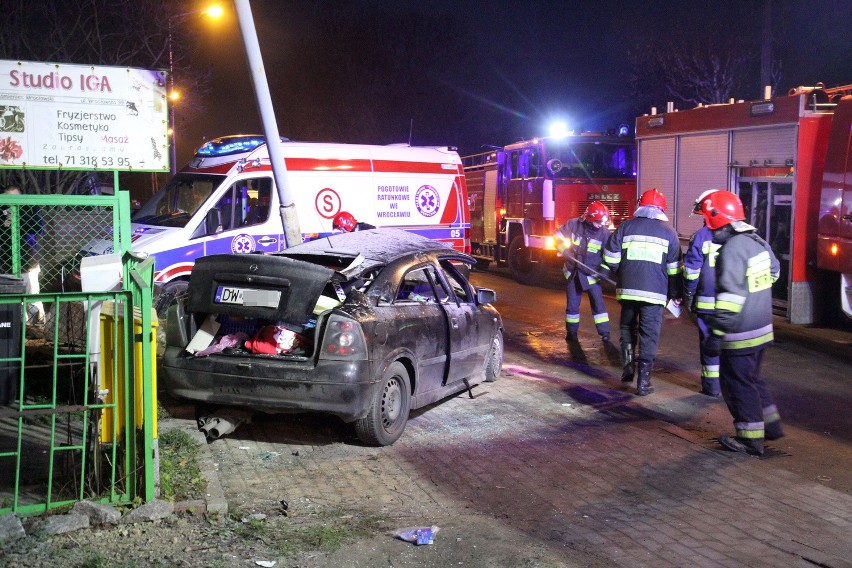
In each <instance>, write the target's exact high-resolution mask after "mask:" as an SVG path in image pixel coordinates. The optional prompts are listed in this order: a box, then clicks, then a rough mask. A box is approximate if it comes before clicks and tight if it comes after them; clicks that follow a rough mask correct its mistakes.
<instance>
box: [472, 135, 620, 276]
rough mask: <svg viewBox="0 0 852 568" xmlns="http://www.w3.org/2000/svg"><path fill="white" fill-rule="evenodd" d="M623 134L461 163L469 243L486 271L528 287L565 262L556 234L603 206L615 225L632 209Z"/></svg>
mask: <svg viewBox="0 0 852 568" xmlns="http://www.w3.org/2000/svg"><path fill="white" fill-rule="evenodd" d="M620 130H621V132H620V133H616V132H612V133H606V134H601V133H591V132H583V133H581V134H576V135H567V136H553V137H548V138H538V139H534V140H530V141H525V142H517V143H515V144H511V145H509V146H505V147H502V148H496V149H493V150H491V151H489V152H485V153H481V154H476V155H473V156H467V157H465V158H462V164H463V165H464V171H465V179H466V181H467V191H468V200H469V203H470V217H471V221H470V242H471V249H472V253H473V255H474V256H476V257H477V258H479V259H480V260H481V261H482V264H483V265H486V266H487V264H488V263H490V262H492V261H493V262H495V263H497V264H500V265H508V267H509V268H510V270H511V272H512V276H513V277H514V278H515V279H516V280H517V281H519V282H521V283H524V284H533V283H535V282H537V281H539V279H540V278H541V277H542V276H543V275H544V274H545V271H546V270H547V269H548V268H551V267H558V266H561V264H562V261H561V259H560V258H559V256H558V253H557V251H556V247H555V246H554V240H553V237H552V235H553V233H554V232H555V231H556V229H558V228H559V226H560V225H562V224H563V223H564V222H565V221H567V220H568V219H571V218H572V217H578V216H580V215H581V214H582V213H583V212H584V211H585V209H586V206H587V205H588V204H589V203H591V202H592V201H595V200H599V201H601V202H603V203H604V204H605V205H606V206H607V208H608V209H609V211H610V214H611V217H612V222H613V224H614V225H618V224H619V223H621V221H623V220H624V219H627V218H629V217H630V215H632V214H633V210H634V209H635V207H636V168H635V158H634V156H635V142H634V140H633V137H632V136H629V135H628V132H627V130H628V129H627V128H626V127H623V128H622V129H620Z"/></svg>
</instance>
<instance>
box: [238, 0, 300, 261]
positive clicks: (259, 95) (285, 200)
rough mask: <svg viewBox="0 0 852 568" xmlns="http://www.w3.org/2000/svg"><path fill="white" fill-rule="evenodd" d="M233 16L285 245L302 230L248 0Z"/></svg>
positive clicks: (297, 239) (240, 0) (295, 239)
mask: <svg viewBox="0 0 852 568" xmlns="http://www.w3.org/2000/svg"><path fill="white" fill-rule="evenodd" d="M234 4H235V5H236V8H237V19H238V20H239V22H240V31H241V32H242V35H243V43H244V44H245V47H246V57H247V58H248V64H249V70H250V71H251V82H252V84H253V85H254V95H255V99H256V100H257V108H258V111H260V119H261V121H262V122H263V135H264V136H265V137H266V148H267V150H268V151H269V163H270V164H271V165H272V177H273V178H274V179H275V186H276V187H277V188H278V199H279V201H280V202H281V210H280V213H281V223H282V224H283V225H284V240H285V241H286V243H285V244H286V246H287V248H290V247H292V246H295V245H298V244H300V243H301V242H302V230H301V228H300V227H299V216H298V215H297V213H296V205H295V203H293V193H292V190H291V188H290V184H289V183H288V181H287V166H286V165H285V164H284V154H283V153H282V152H281V142H280V139H281V137H280V136H279V135H278V123H277V122H275V111H274V110H273V108H272V97H271V96H270V94H269V83H267V81H266V71H265V70H264V68H263V58H262V57H261V54H260V44H259V43H258V41H257V30H255V27H254V19H253V18H252V15H251V6H250V5H249V0H235V2H234Z"/></svg>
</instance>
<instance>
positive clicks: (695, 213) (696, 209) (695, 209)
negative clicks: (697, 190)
mask: <svg viewBox="0 0 852 568" xmlns="http://www.w3.org/2000/svg"><path fill="white" fill-rule="evenodd" d="M717 191H721V190H720V189H708V190H707V191H702V192H701V195H699V196H698V198H697V199H696V200H695V204H694V205H693V206H692V213H690V214H689V216H690V217H701V216H702V214H701V202H702V201H704V200H705V199H706V198H707V197H708V196H709V195H710V194H711V193H716V192H717Z"/></svg>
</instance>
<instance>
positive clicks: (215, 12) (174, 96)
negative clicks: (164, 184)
mask: <svg viewBox="0 0 852 568" xmlns="http://www.w3.org/2000/svg"><path fill="white" fill-rule="evenodd" d="M224 13H225V11H224V9H223V8H222V6H221V5H219V4H213V5H211V6H209V7H207V8H205V9H203V10H193V11H191V12H182V13H180V14H174V15H171V16H169V36H168V47H169V95H168V97H169V100H170V101H171V104H169V130H168V132H169V145H170V146H171V158H172V159H171V171H172V175H174V174H175V173H176V172H177V147H176V146H177V145H176V144H175V105H174V102H175V101H177V100H178V99H180V92H178V91H177V90H176V89H175V61H174V52H173V51H172V21H177V20H180V19H183V18H186V17H187V16H192V15H194V14H204V15H206V16H207V17H209V18H212V19H216V18H219V17H221V16H222V14H224Z"/></svg>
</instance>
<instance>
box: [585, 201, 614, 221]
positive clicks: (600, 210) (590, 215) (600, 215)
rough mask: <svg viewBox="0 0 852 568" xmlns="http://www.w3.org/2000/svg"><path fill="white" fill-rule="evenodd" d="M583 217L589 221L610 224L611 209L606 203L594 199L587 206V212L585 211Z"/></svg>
mask: <svg viewBox="0 0 852 568" xmlns="http://www.w3.org/2000/svg"><path fill="white" fill-rule="evenodd" d="M583 218H584V219H585V220H586V221H588V222H589V223H598V224H600V225H609V211H608V210H607V208H606V205H604V204H603V203H601V202H600V201H592V202H591V203H589V206H588V207H586V212H585V213H583Z"/></svg>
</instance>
